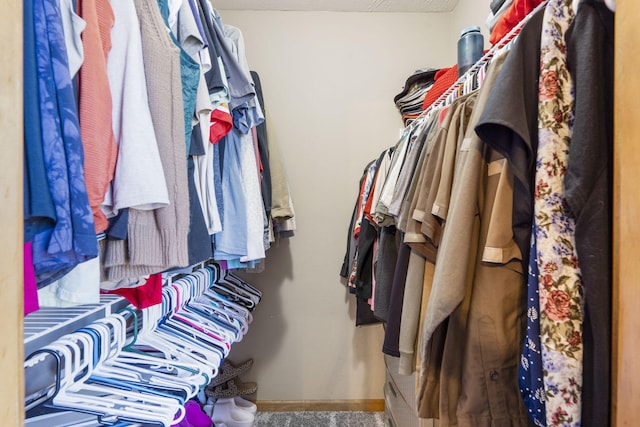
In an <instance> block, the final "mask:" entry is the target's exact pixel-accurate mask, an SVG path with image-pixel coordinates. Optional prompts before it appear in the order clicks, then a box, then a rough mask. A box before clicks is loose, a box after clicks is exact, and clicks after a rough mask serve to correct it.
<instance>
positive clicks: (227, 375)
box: [209, 359, 253, 387]
mask: <svg viewBox="0 0 640 427" xmlns="http://www.w3.org/2000/svg"><path fill="white" fill-rule="evenodd" d="M251 366H253V359H248V360H245V361H244V362H242V363H240V364H238V365H234V364H233V363H231V361H230V360H229V359H225V360H224V361H223V362H222V365H221V366H220V368H219V369H218V375H216V376H215V377H214V378H213V379H212V380H211V383H209V387H215V386H217V385H220V384H224V383H226V382H227V381H229V380H230V379H232V378H236V377H237V376H238V375H241V374H244V373H245V372H247V371H248V370H249V369H251Z"/></svg>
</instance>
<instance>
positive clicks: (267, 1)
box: [211, 0, 458, 12]
mask: <svg viewBox="0 0 640 427" xmlns="http://www.w3.org/2000/svg"><path fill="white" fill-rule="evenodd" d="M211 3H212V4H213V5H214V7H215V8H216V9H220V10H297V11H335V12H450V11H452V10H453V9H454V8H455V7H456V5H457V4H458V0H212V1H211Z"/></svg>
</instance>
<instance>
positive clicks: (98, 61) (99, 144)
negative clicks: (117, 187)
mask: <svg viewBox="0 0 640 427" xmlns="http://www.w3.org/2000/svg"><path fill="white" fill-rule="evenodd" d="M77 6H78V7H77V10H78V14H79V15H80V16H81V17H82V19H84V20H85V21H86V22H87V26H86V28H85V30H84V31H83V33H82V47H83V49H84V62H83V63H82V67H80V72H79V76H78V114H79V119H80V135H81V136H82V145H83V148H84V179H85V183H86V186H87V195H88V196H89V205H91V210H92V211H93V219H94V223H95V230H96V233H102V232H103V231H104V230H106V229H107V227H108V226H109V221H108V220H107V217H106V216H105V215H104V214H103V213H102V211H101V209H100V205H101V204H102V202H103V201H104V195H105V194H106V192H107V188H108V187H109V184H110V183H111V180H112V179H113V175H114V173H115V168H116V157H117V155H118V147H117V145H116V140H115V137H114V135H113V124H112V119H111V115H112V110H111V89H110V87H109V79H108V77H107V57H108V56H109V51H110V50H111V27H113V24H114V22H115V17H114V15H113V10H112V9H111V5H110V4H109V1H108V0H78V5H77Z"/></svg>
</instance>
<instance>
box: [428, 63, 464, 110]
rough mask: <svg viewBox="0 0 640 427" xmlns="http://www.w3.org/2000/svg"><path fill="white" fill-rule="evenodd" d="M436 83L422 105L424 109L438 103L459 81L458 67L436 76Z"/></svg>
mask: <svg viewBox="0 0 640 427" xmlns="http://www.w3.org/2000/svg"><path fill="white" fill-rule="evenodd" d="M434 79H435V83H434V84H433V86H431V89H429V91H428V92H427V94H426V95H425V97H424V102H423V103H422V109H423V110H426V109H427V108H429V106H430V105H431V104H433V103H434V102H436V100H437V99H438V98H440V95H442V94H443V93H445V91H446V90H447V89H449V87H451V85H453V84H454V83H455V82H456V81H458V65H454V66H453V67H451V68H443V69H441V70H440V71H438V72H437V73H436V75H435V76H434Z"/></svg>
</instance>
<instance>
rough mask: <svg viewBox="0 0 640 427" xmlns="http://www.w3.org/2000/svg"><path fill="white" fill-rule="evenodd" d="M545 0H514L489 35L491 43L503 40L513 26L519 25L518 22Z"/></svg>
mask: <svg viewBox="0 0 640 427" xmlns="http://www.w3.org/2000/svg"><path fill="white" fill-rule="evenodd" d="M543 1H544V0H514V2H513V3H511V6H509V9H507V10H506V12H505V13H504V15H502V16H501V17H500V19H498V22H497V23H496V26H495V27H494V28H493V31H491V36H490V37H489V41H490V42H491V44H492V45H493V44H496V43H498V42H499V41H500V40H502V38H503V37H504V36H506V35H507V34H508V33H509V31H511V30H512V29H513V27H515V26H516V25H518V22H520V21H522V20H523V19H524V18H525V17H526V16H527V15H528V14H529V13H530V12H531V11H532V10H533V9H535V8H536V6H538V5H539V4H540V3H542V2H543Z"/></svg>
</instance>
